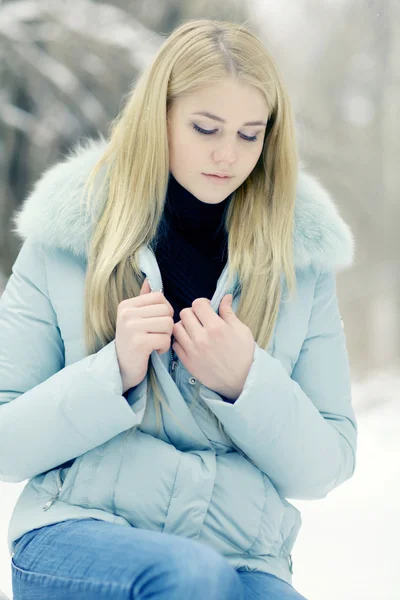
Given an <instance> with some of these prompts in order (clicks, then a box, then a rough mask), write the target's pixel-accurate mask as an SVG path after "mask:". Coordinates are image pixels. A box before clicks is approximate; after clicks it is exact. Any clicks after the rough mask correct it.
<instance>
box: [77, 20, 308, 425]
mask: <svg viewBox="0 0 400 600" xmlns="http://www.w3.org/2000/svg"><path fill="white" fill-rule="evenodd" d="M227 76H228V77H232V78H235V80H236V81H238V82H239V83H241V84H244V85H251V86H254V87H255V88H257V89H258V90H260V91H261V93H262V94H263V96H264V98H265V100H266V102H267V106H268V107H269V110H270V115H269V119H268V125H267V130H266V133H265V139H264V145H263V150H262V153H261V155H260V158H259V160H258V162H257V164H256V166H255V168H254V169H253V171H252V172H251V173H250V175H249V176H248V177H247V179H246V180H245V181H244V182H243V183H242V185H241V186H240V187H239V188H238V189H236V190H235V192H234V194H233V196H232V200H231V202H230V205H229V209H228V211H227V213H226V221H225V224H226V229H227V231H228V233H229V236H228V257H229V270H228V285H230V284H231V283H232V281H233V280H234V275H235V272H237V274H238V277H239V282H240V290H241V293H240V301H239V304H238V308H237V311H236V314H237V316H238V318H239V319H240V320H241V321H242V322H243V323H245V324H246V325H247V326H248V327H249V328H250V330H251V332H252V334H253V336H254V339H255V341H256V342H257V343H258V345H259V346H260V347H262V348H264V349H267V347H268V345H269V342H270V339H271V336H272V333H273V330H274V326H275V322H276V319H277V315H278V310H279V304H280V301H281V274H284V277H285V283H286V286H287V289H288V291H289V292H290V294H292V293H293V292H294V291H295V288H296V277H295V268H294V258H293V245H292V244H293V220H294V205H295V195H296V182H297V174H298V155H297V147H296V139H295V131H294V119H293V115H292V109H291V105H290V102H289V99H288V95H287V92H286V89H285V86H284V83H283V81H282V78H281V75H280V73H279V71H278V69H277V67H276V66H275V64H274V61H273V58H272V57H271V56H270V54H269V52H268V51H267V49H266V48H265V46H264V45H263V44H262V43H261V41H260V40H259V39H258V38H257V37H256V36H255V35H254V34H253V33H252V32H250V31H249V30H248V29H246V28H245V27H244V26H243V25H239V24H236V23H231V22H226V21H214V20H206V19H195V20H189V21H186V22H184V23H183V24H181V25H180V26H179V27H177V28H176V29H175V30H174V31H173V32H172V33H171V34H170V35H169V37H168V38H167V39H166V40H165V41H164V43H163V44H162V46H161V47H160V49H159V51H158V53H157V55H156V57H155V59H154V60H153V62H152V64H151V65H150V67H149V68H147V70H145V71H144V72H143V74H142V75H141V76H140V77H139V79H138V80H137V82H136V84H135V85H134V86H133V89H132V91H131V92H130V94H129V95H128V97H127V99H126V102H125V104H124V107H123V109H122V110H121V112H120V114H119V115H118V116H117V117H116V119H114V121H113V122H112V123H111V127H110V129H111V131H110V136H109V140H108V143H107V146H106V149H105V151H104V153H103V154H102V156H101V158H100V160H99V161H98V162H97V163H96V165H95V167H94V168H93V170H92V171H91V173H90V176H89V178H88V180H87V181H86V185H85V188H84V193H83V196H82V198H83V197H84V196H85V194H86V190H87V189H89V193H88V194H87V208H88V207H89V206H90V199H91V198H92V197H93V195H94V194H93V187H94V185H95V181H96V193H95V196H97V197H98V196H99V195H101V194H103V197H104V198H105V201H104V208H103V209H102V212H101V214H100V215H98V217H97V218H96V220H95V222H94V225H93V233H92V236H91V239H90V246H89V244H88V243H87V244H86V246H87V257H88V264H87V273H86V287H85V344H86V349H87V352H88V353H89V354H92V353H95V352H97V351H98V350H100V349H101V348H102V347H103V346H105V345H106V344H107V343H109V342H110V341H111V340H112V339H113V338H115V331H116V318H117V307H118V304H119V303H120V302H121V301H122V300H124V299H126V298H132V297H136V296H138V295H139V292H140V289H141V286H142V283H143V274H142V272H141V270H140V267H139V264H138V250H139V248H140V247H141V246H142V245H143V244H146V245H150V244H151V243H152V241H153V240H154V238H155V236H156V234H157V230H158V226H159V224H160V221H161V218H162V215H163V210H164V200H165V196H166V191H167V186H168V177H169V150H168V133H167V116H168V109H169V107H170V106H171V104H172V103H173V102H174V100H175V99H176V98H179V97H180V96H181V95H182V94H188V93H191V92H192V91H194V90H196V89H198V88H199V87H201V86H203V85H206V84H210V83H212V82H215V81H219V80H220V79H221V78H222V77H227ZM100 174H102V177H101V178H100V180H98V179H97V178H98V176H99V175H100ZM148 384H149V385H148V393H150V391H151V392H152V396H153V398H154V401H155V405H156V411H157V418H158V421H160V414H161V406H160V405H161V404H163V406H164V407H165V409H166V410H169V407H168V405H167V404H166V402H165V399H164V398H163V397H162V394H161V392H160V389H159V386H158V383H157V378H156V374H155V371H154V368H153V366H152V364H151V361H150V360H149V366H148ZM148 398H149V396H148ZM209 413H210V417H213V418H214V419H216V417H215V416H214V413H212V412H211V410H209ZM217 421H218V420H217ZM217 424H218V427H219V428H220V430H221V431H224V429H223V427H222V424H221V423H220V422H219V421H218V423H217Z"/></svg>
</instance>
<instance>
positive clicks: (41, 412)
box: [0, 138, 357, 583]
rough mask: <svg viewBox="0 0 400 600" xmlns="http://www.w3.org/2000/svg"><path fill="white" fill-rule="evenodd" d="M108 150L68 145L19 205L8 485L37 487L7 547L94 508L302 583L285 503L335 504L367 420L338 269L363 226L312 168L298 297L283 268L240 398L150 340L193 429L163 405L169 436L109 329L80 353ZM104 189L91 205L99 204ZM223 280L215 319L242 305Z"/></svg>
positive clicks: (4, 435) (0, 452)
mask: <svg viewBox="0 0 400 600" xmlns="http://www.w3.org/2000/svg"><path fill="white" fill-rule="evenodd" d="M105 144H106V141H105V140H104V139H102V138H100V139H99V140H86V141H85V142H81V143H80V144H78V145H77V146H75V148H74V149H73V150H72V151H71V152H70V153H69V155H68V156H67V157H65V158H64V159H63V160H62V161H61V162H59V163H57V164H56V165H54V166H52V167H51V168H49V169H48V170H46V171H45V172H44V173H43V174H42V176H41V177H40V178H39V179H38V181H37V182H36V183H35V185H34V187H33V189H32V191H31V193H30V194H29V195H28V197H27V198H26V199H25V201H24V203H23V205H22V207H21V208H20V209H19V211H18V213H17V214H16V215H15V216H14V222H15V224H16V229H15V232H16V233H17V234H18V235H19V236H20V237H21V238H22V240H23V245H22V247H21V249H20V252H19V254H18V256H17V259H16V261H15V263H14V266H13V272H12V275H11V277H10V278H9V280H8V282H7V286H6V288H5V291H4V293H3V295H2V296H1V298H0V480H2V481H5V482H21V481H25V480H28V481H27V483H26V485H25V487H24V489H23V490H22V493H21V495H20V497H19V499H18V501H17V503H16V506H15V508H14V511H13V514H12V517H11V521H10V524H9V535H8V546H9V552H10V556H12V555H13V552H14V551H15V547H16V544H15V542H18V540H19V538H20V537H21V536H22V535H23V534H24V533H26V532H27V531H30V530H32V529H36V528H39V527H42V526H45V525H49V524H51V523H55V522H59V521H64V520H66V519H71V518H88V517H92V518H95V519H102V520H104V521H109V522H112V523H116V524H119V525H121V526H125V527H129V526H133V527H139V528H145V529H151V530H153V531H160V532H170V533H173V534H176V535H181V536H184V537H187V538H191V539H194V540H198V541H199V542H200V543H204V544H206V545H209V546H212V547H213V548H214V549H216V550H217V551H219V552H220V553H221V554H222V555H224V556H225V557H226V558H227V560H228V561H229V562H230V564H231V565H232V566H233V567H234V568H236V569H238V570H248V571H254V570H257V571H265V572H268V573H272V574H274V575H276V576H277V577H279V578H281V579H283V580H285V581H287V582H288V583H292V573H293V568H292V556H291V551H292V548H293V545H294V543H295V541H296V538H297V536H298V532H299V530H300V527H301V523H302V521H301V515H300V511H299V510H298V509H297V508H296V507H295V506H293V504H291V503H290V502H288V500H287V498H291V499H301V500H316V499H319V498H324V497H326V495H327V494H328V493H329V492H330V491H331V490H333V489H334V488H336V487H337V486H339V485H340V484H341V483H343V482H345V481H346V480H348V479H349V478H350V477H351V476H352V475H353V473H354V469H355V464H356V444H357V423H356V419H355V414H354V412H353V409H352V404H351V387H350V372H349V362H348V354H347V348H346V339H345V332H344V329H343V323H342V320H341V316H340V311H339V308H338V299H337V295H336V272H337V271H339V270H342V269H345V268H348V267H349V266H350V265H351V264H352V262H353V251H354V240H353V236H352V233H351V231H350V229H349V227H348V226H347V224H346V223H345V222H344V221H343V219H342V218H341V216H340V215H339V212H338V210H337V208H336V206H335V204H334V202H333V200H332V199H331V197H330V195H329V194H328V192H327V191H326V190H325V189H324V188H323V186H322V185H321V184H320V183H319V182H318V181H317V180H316V179H315V178H314V177H313V176H311V175H309V174H307V173H306V172H305V169H304V168H303V166H302V165H301V169H300V173H299V178H298V184H297V196H296V206H295V230H294V237H293V250H294V256H295V266H296V277H297V289H298V293H297V296H296V297H295V298H294V299H293V300H292V301H291V302H287V301H286V302H285V288H284V286H283V279H282V286H283V287H282V289H283V295H282V301H281V305H280V310H279V315H278V319H277V322H276V326H275V330H274V334H273V336H272V339H271V343H270V344H269V347H268V349H267V350H265V349H262V348H261V347H260V346H259V345H258V344H256V343H255V346H254V355H253V363H252V365H251V368H250V371H249V373H248V377H247V379H246V382H245V385H244V388H243V391H242V393H241V394H240V396H239V397H238V398H237V399H236V401H235V402H234V403H233V404H230V403H228V402H224V401H223V400H222V399H221V397H220V396H219V395H218V394H217V393H215V392H214V391H213V390H211V389H209V388H207V387H206V386H204V385H202V384H201V382H200V381H197V380H196V379H195V378H194V377H193V376H192V374H191V373H190V372H188V371H187V370H186V369H185V367H184V365H183V364H182V363H181V362H180V361H179V360H177V361H174V362H173V363H172V362H171V353H169V352H166V353H164V354H162V355H161V356H160V355H158V354H157V352H156V351H154V352H152V354H151V357H150V360H151V362H152V364H153V365H154V368H155V370H156V373H157V376H158V381H159V384H160V386H161V390H162V392H163V395H164V397H165V398H166V399H167V401H168V404H169V407H170V409H171V410H172V412H173V413H174V415H175V418H176V419H178V421H179V422H180V423H181V424H182V425H183V426H184V428H185V429H186V430H188V432H189V434H190V435H188V433H186V432H185V431H184V430H183V429H182V428H181V427H179V425H178V424H177V423H176V421H175V420H174V418H173V417H171V415H170V414H169V412H168V411H165V410H164V409H162V427H161V430H160V431H158V427H157V425H158V424H157V423H156V419H155V412H154V405H153V402H152V401H151V402H149V412H148V413H146V415H145V418H143V417H144V412H145V408H146V389H147V376H146V377H145V378H144V380H143V381H142V382H141V383H140V384H139V385H138V386H136V387H135V388H132V389H131V390H130V392H129V394H128V395H127V399H125V397H124V396H123V395H122V394H123V390H122V381H121V376H120V372H119V367H118V361H117V355H116V348H115V339H113V340H112V341H110V342H109V343H108V344H107V345H105V346H104V347H103V348H102V349H101V350H99V351H98V352H96V353H94V354H91V355H86V353H85V349H84V343H83V309H84V282H85V271H86V251H85V248H86V241H85V235H86V234H89V235H90V231H89V230H88V227H89V225H88V222H85V221H84V218H83V216H82V214H83V213H81V212H80V203H79V202H80V196H81V191H82V186H83V183H84V182H85V179H86V178H87V176H88V174H89V171H90V170H91V168H92V167H93V166H94V164H95V162H96V161H97V160H98V159H99V158H100V156H101V154H102V152H103V151H104V149H105ZM103 200H104V198H103V199H101V198H100V196H99V198H98V199H97V201H96V202H97V203H98V210H100V209H101V207H102V202H103ZM140 267H141V270H142V271H143V273H145V274H146V276H147V277H148V280H149V283H150V286H151V289H152V290H153V291H154V290H160V289H162V278H161V274H160V270H159V267H158V264H157V261H156V257H155V255H154V253H153V252H152V251H151V249H150V248H149V247H147V246H143V247H142V248H141V250H140ZM226 280H227V266H226V267H225V268H224V270H223V272H222V273H221V276H220V278H219V280H218V283H217V287H216V290H215V293H214V296H213V298H212V303H211V306H212V307H213V309H214V310H215V311H216V312H217V313H218V307H219V303H220V301H221V299H222V297H223V296H224V295H225V294H227V293H230V292H232V293H233V294H234V298H233V310H234V311H236V310H237V306H238V302H239V294H238V289H239V288H238V286H237V279H236V284H235V285H234V286H232V288H229V289H228V288H227V286H226ZM132 359H134V357H132ZM197 391H199V401H198V402H197V403H195V404H194V407H192V401H193V398H194V397H195V394H196V393H197ZM205 405H207V406H208V407H209V408H210V409H211V411H212V413H213V416H212V417H210V416H209V414H208V412H205V408H204V407H205ZM191 408H192V410H190V409H191ZM214 415H215V418H214ZM217 419H219V420H220V421H221V422H222V423H223V425H224V428H225V431H226V434H225V433H221V432H220V430H219V429H218V428H217V426H216V423H217ZM139 425H140V427H138V426H139Z"/></svg>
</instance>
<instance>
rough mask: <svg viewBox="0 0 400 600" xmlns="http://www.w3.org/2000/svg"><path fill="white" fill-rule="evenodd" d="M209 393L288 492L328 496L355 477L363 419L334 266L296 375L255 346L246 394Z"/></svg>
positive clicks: (324, 280) (234, 434)
mask: <svg viewBox="0 0 400 600" xmlns="http://www.w3.org/2000/svg"><path fill="white" fill-rule="evenodd" d="M200 389H201V397H202V398H203V399H204V401H205V402H206V403H207V405H208V406H209V408H210V409H211V410H212V411H213V412H214V414H215V415H216V416H217V417H218V419H219V420H220V421H221V423H222V424H223V426H224V428H225V430H226V432H227V433H228V435H229V436H230V437H231V439H232V441H233V443H234V444H235V445H236V446H237V447H238V449H239V451H242V452H243V453H244V454H245V456H246V457H247V458H248V459H249V460H250V461H251V462H252V463H253V464H254V465H255V466H257V467H258V468H259V469H261V470H262V471H263V472H264V473H265V474H266V475H267V476H268V477H269V478H270V480H271V481H272V483H273V484H274V486H275V488H276V489H277V491H278V492H279V494H280V495H281V496H283V497H285V498H292V499H299V500H314V499H319V498H324V497H325V496H326V495H327V494H328V493H329V492H330V491H331V490H333V489H334V488H335V487H337V486H338V485H340V484H341V483H343V482H344V481H346V480H347V479H350V477H352V475H353V473H354V470H355V466H356V445H357V423H356V418H355V414H354V411H353V408H352V405H351V383H350V368H349V361H348V353H347V348H346V339H345V333H344V330H343V326H342V321H341V317H340V313H339V307H338V300H337V295H336V278H335V274H334V273H333V272H322V273H320V275H319V278H318V280H317V283H316V287H315V296H314V302H313V307H312V311H311V315H310V320H309V325H308V331H307V334H306V338H305V340H304V342H303V345H302V348H301V351H300V354H299V356H298V360H297V362H296V364H295V366H294V368H293V371H292V374H291V376H289V374H288V373H287V371H286V370H285V368H284V367H283V365H282V364H281V362H280V361H279V360H278V359H276V358H273V357H272V356H271V355H270V354H269V353H268V352H267V351H265V350H263V349H262V348H260V346H258V344H255V350H254V356H253V363H252V365H251V367H250V371H249V373H248V376H247V379H246V382H245V385H244V387H243V390H242V393H241V394H240V396H239V397H238V398H237V400H236V401H235V402H234V403H232V404H229V403H226V402H223V401H221V398H220V396H219V395H218V394H216V393H215V392H214V391H212V390H210V389H209V388H206V387H204V386H202V387H201V388H200Z"/></svg>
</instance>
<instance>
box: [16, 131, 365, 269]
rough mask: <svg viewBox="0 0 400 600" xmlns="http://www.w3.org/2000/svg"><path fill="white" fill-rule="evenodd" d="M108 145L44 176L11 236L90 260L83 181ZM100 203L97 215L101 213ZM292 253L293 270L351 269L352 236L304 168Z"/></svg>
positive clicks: (94, 146) (82, 145)
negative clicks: (313, 268) (53, 247)
mask: <svg viewBox="0 0 400 600" xmlns="http://www.w3.org/2000/svg"><path fill="white" fill-rule="evenodd" d="M106 145H107V142H106V140H105V139H104V138H102V137H100V138H99V139H98V140H94V139H85V140H83V141H81V142H79V143H78V144H77V145H76V146H75V147H74V148H72V149H71V150H70V152H69V154H68V156H67V157H66V158H65V160H63V161H60V162H59V163H57V164H55V165H53V166H51V167H50V168H49V169H47V170H46V171H44V173H43V174H42V175H41V177H40V178H39V179H38V180H37V181H36V183H35V184H34V186H33V189H32V191H31V193H30V194H29V195H28V197H27V198H26V199H25V200H24V202H23V204H22V207H21V208H20V209H19V210H18V211H17V212H16V214H15V215H14V216H13V218H12V220H13V222H14V224H15V226H16V227H15V228H14V229H13V232H14V233H16V235H17V236H19V237H20V238H22V239H23V240H25V239H26V238H27V237H28V236H29V237H31V238H32V239H36V240H38V241H41V242H44V243H45V244H46V245H49V246H55V247H58V248H62V249H65V250H70V251H72V252H73V253H74V254H75V255H76V256H78V257H85V256H86V236H87V237H88V239H90V229H89V228H90V224H89V222H88V221H87V220H86V221H85V218H84V211H83V210H82V208H81V204H80V200H81V195H82V191H83V186H84V184H85V181H86V179H87V177H88V175H89V173H90V171H91V169H92V168H93V167H94V165H95V163H96V162H97V161H98V160H99V158H100V157H101V155H102V153H103V152H104V150H105V148H106ZM103 202H104V198H102V199H101V198H100V199H99V200H98V202H97V204H96V206H95V211H100V210H101V207H102V203H103ZM294 219H295V225H294V235H293V251H294V262H295V267H296V268H300V269H304V268H307V267H309V266H311V265H312V266H315V267H316V268H317V269H322V270H324V271H325V270H327V271H328V270H334V271H340V270H343V269H346V268H348V267H350V266H351V265H352V264H353V256H354V237H353V234H352V232H351V230H350V227H349V226H348V225H347V224H346V223H345V221H344V220H343V218H342V217H341V216H340V214H339V211H338V209H337V207H336V205H335V203H334V201H333V200H332V198H331V196H330V194H329V193H328V191H327V190H326V189H325V188H324V187H323V185H321V183H320V182H319V181H318V180H317V178H316V177H314V176H312V175H310V174H308V173H307V172H305V169H304V166H303V165H302V164H301V163H300V169H299V177H298V182H297V196H296V205H295V214H294Z"/></svg>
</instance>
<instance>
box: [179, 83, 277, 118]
mask: <svg viewBox="0 0 400 600" xmlns="http://www.w3.org/2000/svg"><path fill="white" fill-rule="evenodd" d="M171 108H172V109H173V111H174V112H175V114H177V115H178V114H179V115H185V116H186V115H188V114H190V113H192V112H209V113H212V114H214V115H217V116H218V117H221V118H222V119H224V120H226V121H227V122H229V121H235V122H236V121H240V122H241V123H244V122H246V121H254V120H256V119H257V120H264V121H266V120H267V119H268V106H267V103H266V101H265V98H264V96H263V95H262V93H261V92H260V91H259V90H258V89H257V88H255V87H253V86H248V85H243V84H241V83H238V82H237V81H234V80H232V79H223V80H221V81H219V82H216V83H212V84H209V85H206V86H202V87H200V88H198V89H196V90H194V91H192V92H190V93H189V94H185V95H183V96H181V97H179V98H177V99H176V100H175V101H174V103H173V105H172V107H171Z"/></svg>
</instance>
